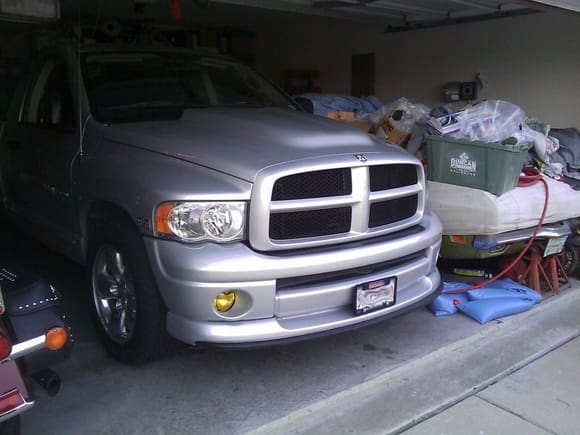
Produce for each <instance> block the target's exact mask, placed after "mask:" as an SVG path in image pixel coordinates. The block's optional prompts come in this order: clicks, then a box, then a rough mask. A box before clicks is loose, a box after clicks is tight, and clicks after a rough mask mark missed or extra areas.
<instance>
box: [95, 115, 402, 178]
mask: <svg viewBox="0 0 580 435" xmlns="http://www.w3.org/2000/svg"><path fill="white" fill-rule="evenodd" d="M104 136H105V138H106V139H108V140H112V141H115V142H120V143H123V144H126V145H131V146H135V147H139V148H144V149H147V150H150V151H153V152H157V153H161V154H165V155H168V156H171V157H175V158H178V159H181V160H185V161H188V162H192V163H195V164H199V165H202V166H205V167H208V168H211V169H215V170H218V171H221V172H225V173H227V174H230V175H233V176H236V177H238V178H241V179H243V180H247V181H250V182H253V181H254V178H255V175H256V173H257V172H258V171H259V170H260V169H263V168H265V167H268V166H271V165H275V164H277V163H282V162H288V161H293V160H300V159H305V158H309V157H316V156H321V155H329V154H346V153H352V154H360V153H371V152H381V151H383V152H384V151H386V150H387V149H389V150H391V151H395V152H403V153H404V151H402V150H400V149H397V148H396V147H391V146H388V145H386V144H385V143H384V142H381V141H379V140H376V139H373V138H372V137H370V136H369V135H368V134H366V133H364V132H362V131H361V130H359V129H357V128H355V127H351V126H347V125H346V124H344V123H341V122H337V121H332V120H328V119H325V118H323V117H320V116H314V115H310V114H307V113H301V112H296V111H293V110H291V109H283V108H211V109H208V108H204V109H188V110H185V111H184V112H183V115H182V116H181V118H180V119H178V120H171V121H147V122H138V123H131V124H128V123H127V124H110V125H107V126H106V127H105V128H104ZM405 154H406V153H405Z"/></svg>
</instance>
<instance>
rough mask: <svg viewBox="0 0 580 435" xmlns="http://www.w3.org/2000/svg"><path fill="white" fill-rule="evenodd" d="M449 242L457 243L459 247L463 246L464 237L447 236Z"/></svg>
mask: <svg viewBox="0 0 580 435" xmlns="http://www.w3.org/2000/svg"><path fill="white" fill-rule="evenodd" d="M449 240H450V241H451V242H452V243H457V244H459V245H465V243H466V241H465V236H449Z"/></svg>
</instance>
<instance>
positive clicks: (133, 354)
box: [89, 218, 173, 364]
mask: <svg viewBox="0 0 580 435" xmlns="http://www.w3.org/2000/svg"><path fill="white" fill-rule="evenodd" d="M89 286H90V289H91V293H92V301H93V304H92V305H93V314H94V320H95V324H96V327H97V331H98V335H99V337H100V339H101V341H102V342H103V345H104V347H105V348H106V349H107V351H108V352H109V353H110V354H111V355H112V356H113V357H114V358H115V359H117V360H118V361H121V362H124V363H130V364H139V363H142V362H146V361H149V360H152V359H155V358H157V357H159V356H161V355H162V354H163V353H164V351H166V350H167V349H169V345H170V343H171V342H172V341H173V340H172V339H171V338H170V337H169V335H168V334H167V333H166V330H165V320H166V317H167V311H166V309H165V305H164V303H163V300H162V299H161V297H160V295H159V291H158V289H157V285H156V284H155V278H154V276H153V273H152V271H151V268H150V266H149V260H148V258H147V254H146V252H145V246H144V244H143V239H142V237H141V235H140V234H139V233H138V231H137V230H136V229H135V228H134V227H133V226H132V225H131V224H130V223H128V222H127V221H126V220H125V219H119V218H113V219H102V220H100V221H98V222H96V224H95V225H94V227H93V229H92V231H91V242H90V249H89Z"/></svg>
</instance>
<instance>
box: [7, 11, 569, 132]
mask: <svg viewBox="0 0 580 435" xmlns="http://www.w3.org/2000/svg"><path fill="white" fill-rule="evenodd" d="M356 3H359V2H357V1H350V2H316V1H293V2H292V1H271V2H270V1H262V2H260V1H247V2H245V1H226V0H219V1H207V2H203V1H202V2H195V1H181V2H179V1H176V2H166V1H148V0H143V1H139V0H137V1H135V2H132V1H125V2H113V1H107V0H102V1H98V2H97V1H95V2H93V1H88V0H87V1H81V2H79V5H80V6H79V8H80V11H79V10H78V9H77V8H76V4H77V2H73V1H62V2H61V6H60V15H61V16H62V19H61V20H59V22H58V23H57V24H56V27H58V26H63V25H64V26H67V25H68V26H72V25H74V23H75V22H76V21H77V19H78V15H80V20H81V22H82V23H83V29H84V30H83V31H84V33H83V35H84V36H85V39H89V40H90V39H91V36H94V37H93V38H92V39H99V37H101V39H103V40H106V39H107V37H106V36H104V35H103V34H104V33H109V32H110V33H112V34H113V35H116V34H117V33H118V35H117V36H113V39H115V38H121V39H122V38H123V37H124V36H125V34H127V33H130V32H131V31H134V24H135V23H139V24H140V25H143V26H145V27H146V28H147V27H151V28H153V29H155V28H157V29H158V30H159V31H160V32H161V33H164V34H165V36H166V37H169V39H173V41H174V43H175V44H177V45H183V46H186V47H190V46H199V47H207V48H212V49H214V50H218V51H220V52H222V53H224V54H231V55H233V56H236V57H238V58H240V59H242V60H245V61H247V62H249V63H250V64H252V66H254V67H255V68H256V69H257V70H258V71H259V72H260V73H262V74H264V75H265V76H266V77H268V78H270V79H271V80H273V81H274V82H275V83H277V84H279V85H281V86H282V87H284V86H285V79H286V74H287V73H288V72H289V71H295V70H299V71H313V72H315V74H316V76H317V80H316V83H314V84H312V86H314V87H316V88H318V89H319V90H320V91H321V92H323V93H330V94H345V95H350V94H351V90H352V81H351V72H352V59H353V56H354V55H360V54H374V62H375V68H374V92H372V93H370V94H369V95H375V96H377V97H378V98H379V99H381V100H382V101H384V102H389V101H392V100H395V99H397V98H399V97H402V96H404V97H407V98H408V99H410V100H411V101H417V102H421V103H423V104H426V105H427V106H429V107H436V106H437V105H438V104H441V103H444V102H445V101H444V99H443V91H442V89H443V87H444V85H445V84H446V83H448V82H457V81H460V82H463V81H473V80H475V76H476V74H479V75H480V76H481V77H482V79H483V80H484V82H485V83H484V88H483V89H482V90H481V92H480V95H479V98H485V99H495V98H498V99H499V98H501V99H503V100H507V101H511V102H513V103H514V104H517V105H519V106H521V107H523V108H524V109H525V111H526V113H528V114H529V115H530V116H533V117H536V118H539V119H542V120H544V121H545V122H548V123H550V124H551V125H553V126H557V127H579V125H578V122H580V121H579V120H578V116H577V114H578V103H577V102H578V101H579V100H580V89H579V88H578V86H577V83H578V77H579V76H580V66H579V63H578V62H579V61H578V56H577V53H578V52H579V48H580V45H579V44H580V42H579V41H580V38H579V32H580V29H579V26H578V16H577V15H576V13H574V11H570V10H565V9H556V8H552V7H548V6H545V5H542V4H540V3H534V2H524V4H523V5H522V4H521V2H520V3H518V2H507V3H505V2H503V3H505V4H502V2H497V1H481V0H478V1H443V2H442V1H416V2H402V1H399V2H396V1H376V2H362V3H360V4H356ZM30 4H31V5H33V4H34V2H31V3H30ZM172 4H175V5H178V7H179V16H178V17H177V18H178V19H177V20H175V19H173V18H172V16H171V10H172V9H171V5H172ZM206 4H207V6H204V5H206ZM570 4H571V6H570V8H574V7H576V9H578V7H577V6H574V3H573V2H570ZM242 5H246V6H242ZM480 20H481V21H480ZM65 23H68V24H65ZM454 23H459V24H454ZM50 27H55V26H51V25H50V24H48V23H47V24H18V23H10V22H5V21H3V22H2V28H1V29H0V32H2V34H1V39H0V45H1V46H0V50H1V51H0V62H1V64H0V76H1V77H2V86H1V89H0V119H2V116H3V112H5V110H6V106H7V104H8V103H7V101H8V100H9V98H10V95H9V92H10V89H12V84H13V83H14V80H15V78H16V77H17V75H18V71H19V68H20V67H21V65H22V63H23V62H24V59H26V57H27V56H29V55H30V54H31V53H34V51H35V50H37V49H39V48H41V47H42V46H43V44H46V43H47V39H46V37H44V39H43V37H42V36H36V37H35V36H32V35H33V34H34V33H37V32H39V30H40V29H41V28H50ZM47 31H48V30H47ZM153 33H155V32H153V31H152V32H150V36H151V37H153V38H154V37H155V36H154V35H153ZM158 33H159V32H158ZM127 36H128V37H131V36H130V35H127ZM95 37H96V38H95ZM158 37H160V38H163V36H162V35H159V34H158ZM109 39H111V38H109ZM515 83H517V86H515V85H514V84H515ZM366 90H367V91H370V90H373V89H366Z"/></svg>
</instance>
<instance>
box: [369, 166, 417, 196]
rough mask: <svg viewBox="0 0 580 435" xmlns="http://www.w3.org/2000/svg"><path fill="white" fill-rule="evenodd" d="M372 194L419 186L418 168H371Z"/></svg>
mask: <svg viewBox="0 0 580 435" xmlns="http://www.w3.org/2000/svg"><path fill="white" fill-rule="evenodd" d="M370 177H371V192H377V191H380V190H389V189H396V188H397V187H404V186H411V185H413V184H417V167H416V166H414V165H406V164H397V165H380V166H371V167H370Z"/></svg>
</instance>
